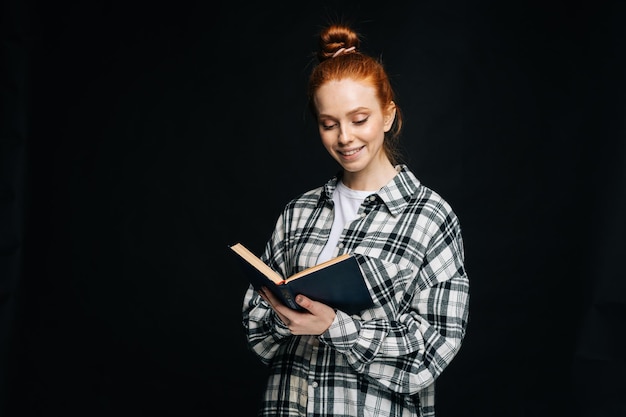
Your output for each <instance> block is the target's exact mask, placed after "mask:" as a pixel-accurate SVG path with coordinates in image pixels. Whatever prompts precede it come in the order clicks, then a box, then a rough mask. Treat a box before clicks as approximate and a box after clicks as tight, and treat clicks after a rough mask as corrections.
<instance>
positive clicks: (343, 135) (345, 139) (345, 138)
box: [337, 125, 352, 143]
mask: <svg viewBox="0 0 626 417" xmlns="http://www.w3.org/2000/svg"><path fill="white" fill-rule="evenodd" d="M337 140H338V141H339V142H340V143H349V142H351V141H352V139H351V135H350V129H349V128H348V127H346V126H345V125H341V127H340V128H339V137H338V138H337Z"/></svg>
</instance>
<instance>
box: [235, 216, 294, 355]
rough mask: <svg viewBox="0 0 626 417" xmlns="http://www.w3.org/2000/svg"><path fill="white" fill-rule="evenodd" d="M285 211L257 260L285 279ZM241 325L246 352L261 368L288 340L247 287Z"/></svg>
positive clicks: (283, 328)
mask: <svg viewBox="0 0 626 417" xmlns="http://www.w3.org/2000/svg"><path fill="white" fill-rule="evenodd" d="M285 213H287V211H286V210H285V212H284V213H283V214H282V215H281V216H280V217H279V219H278V220H277V222H276V226H275V229H274V231H273V233H272V236H271V238H270V240H269V241H268V242H267V244H266V246H265V250H264V252H263V255H262V256H261V259H263V261H264V262H269V264H270V267H272V269H274V270H276V271H277V272H279V273H280V274H281V275H283V276H285V271H284V268H285V263H284V262H282V261H280V260H281V259H284V258H285V256H284V255H283V254H284V237H283V236H284V230H285V228H284V221H285V217H286V214H285ZM242 324H243V326H244V329H245V334H246V339H247V343H248V346H249V348H250V350H251V351H252V352H253V353H254V354H255V355H256V356H257V357H258V358H259V359H260V360H261V362H262V363H264V364H269V363H270V362H271V360H272V358H274V356H275V355H276V353H277V352H278V350H279V349H280V346H281V344H282V343H283V342H286V341H287V340H288V338H289V336H291V331H290V330H289V328H288V327H287V326H285V324H284V323H283V322H282V321H281V320H280V318H279V317H278V315H277V314H276V313H275V312H274V310H272V308H271V307H270V306H269V304H268V303H267V302H265V300H263V299H262V298H261V296H260V295H259V294H258V293H257V292H256V290H255V289H254V288H253V287H252V285H250V286H249V287H248V289H247V291H246V294H245V296H244V300H243V307H242Z"/></svg>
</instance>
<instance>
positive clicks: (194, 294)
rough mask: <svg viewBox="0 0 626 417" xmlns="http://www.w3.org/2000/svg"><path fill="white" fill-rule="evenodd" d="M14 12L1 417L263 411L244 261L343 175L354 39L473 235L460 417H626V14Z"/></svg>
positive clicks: (259, 8) (573, 7)
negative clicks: (332, 127) (294, 209)
mask: <svg viewBox="0 0 626 417" xmlns="http://www.w3.org/2000/svg"><path fill="white" fill-rule="evenodd" d="M3 7H4V8H3V14H2V39H3V43H2V45H3V68H2V70H3V71H2V77H3V78H2V85H3V92H2V103H3V111H2V152H3V153H2V157H3V158H2V164H3V166H2V175H3V177H2V178H0V179H1V180H2V190H1V191H2V200H1V201H0V203H1V204H2V213H3V214H2V225H3V226H5V227H6V230H7V233H4V236H5V237H4V238H3V239H2V241H1V243H2V245H3V246H2V248H1V249H2V252H1V253H0V255H1V257H2V264H1V265H2V268H3V269H2V270H0V274H2V275H3V276H2V278H1V279H0V282H1V284H2V287H1V288H0V290H1V293H0V295H2V297H0V302H1V303H2V304H1V306H2V310H0V312H1V313H2V315H3V316H2V317H3V318H2V329H1V330H2V334H0V338H1V340H2V341H3V348H2V351H1V353H2V357H1V358H0V366H2V368H1V369H2V372H1V374H0V375H1V377H2V378H1V380H0V383H1V385H0V388H1V389H2V392H1V394H0V399H2V404H0V405H1V406H2V408H1V409H0V415H2V416H6V417H14V416H15V417H18V416H19V417H21V416H28V417H31V416H33V417H34V416H37V417H39V416H57V415H63V416H74V415H76V416H126V415H128V416H212V415H218V414H219V415H241V416H252V415H254V414H255V411H256V408H257V405H258V399H259V396H260V395H261V392H262V389H263V383H264V376H265V370H264V368H263V367H262V366H261V365H260V363H259V362H258V361H257V360H256V358H254V357H253V356H252V354H251V353H250V352H248V351H247V348H246V345H245V340H244V336H243V328H242V326H241V323H240V318H241V314H240V310H241V302H242V297H243V294H244V292H245V289H246V287H247V283H245V282H243V281H242V278H241V276H240V275H239V274H237V273H236V272H234V269H233V266H234V264H233V263H232V262H231V261H232V260H231V259H230V258H229V256H230V255H229V254H228V253H227V250H226V246H227V245H228V244H230V243H234V242H236V241H242V242H245V243H246V245H247V246H249V247H250V248H252V249H253V250H255V251H257V252H260V251H261V250H262V248H263V244H264V243H265V241H266V239H267V238H268V237H269V233H270V232H271V230H272V227H273V224H274V221H275V219H276V216H277V215H278V213H279V211H280V210H281V209H282V207H283V205H284V204H285V203H286V202H287V201H288V200H289V199H290V198H292V197H294V196H295V195H297V194H298V193H300V192H302V191H305V190H308V189H309V188H312V187H314V186H318V185H320V184H322V183H323V182H324V181H326V180H327V179H328V178H329V177H330V176H331V175H333V174H334V173H335V171H336V170H337V168H338V167H337V166H336V164H335V163H334V161H332V160H331V158H330V157H329V156H328V155H327V154H326V153H325V150H324V149H323V147H322V146H321V144H320V142H319V138H318V136H317V131H316V128H315V126H314V125H313V123H312V120H311V118H310V115H309V114H308V112H307V108H306V103H305V100H304V91H305V90H304V89H305V86H306V76H307V74H308V71H309V70H310V67H311V65H312V64H313V63H314V60H313V55H312V53H313V52H314V51H315V48H316V39H315V35H316V33H317V31H318V29H319V28H320V27H321V26H323V25H324V24H325V23H327V21H328V19H344V20H347V21H349V22H354V25H355V27H356V29H357V30H359V31H360V32H362V33H363V35H364V39H363V48H362V49H363V50H364V51H365V52H369V53H371V54H373V55H376V56H380V57H381V59H382V60H383V62H384V63H385V65H386V67H387V69H388V71H389V73H390V75H391V77H392V82H393V84H394V87H395V88H396V90H397V93H398V100H397V101H398V104H399V105H400V107H401V109H402V110H403V112H404V114H405V130H404V133H403V139H402V141H403V148H404V154H405V160H406V163H407V164H408V165H409V166H410V167H411V168H412V169H413V171H414V172H415V173H416V174H417V176H418V177H419V178H420V179H421V180H422V182H424V183H425V184H426V185H428V186H429V187H431V188H433V189H434V190H436V191H438V192H439V193H440V194H442V195H443V196H444V198H445V199H446V200H448V201H449V202H450V203H451V205H452V206H453V208H454V209H455V211H456V213H457V214H458V216H459V218H460V220H461V225H462V228H463V234H464V239H465V249H466V257H467V259H466V262H467V269H468V272H469V275H470V280H471V307H470V322H469V326H468V332H467V337H466V340H465V343H464V345H463V347H462V349H461V352H460V354H459V355H458V356H457V358H455V360H454V361H453V362H452V364H451V365H450V367H449V368H448V369H447V370H446V371H445V372H444V374H443V375H442V376H441V378H440V379H439V382H438V389H437V396H438V398H437V413H438V417H446V416H447V417H452V416H463V417H468V416H481V417H485V416H556V415H562V416H589V417H601V416H615V417H618V416H626V400H625V399H624V397H623V393H624V392H625V389H626V383H625V379H626V377H625V367H624V354H623V352H624V351H626V349H625V348H626V346H625V345H626V343H625V338H624V318H625V316H626V311H625V310H626V309H625V298H626V288H625V284H624V278H625V277H624V268H623V266H622V261H623V258H624V255H625V253H626V252H625V249H626V246H625V245H624V241H623V240H624V232H625V227H624V226H625V224H624V212H625V209H626V207H625V203H624V202H625V199H624V196H625V190H626V170H625V165H624V162H626V149H625V142H626V141H625V138H624V133H625V124H624V116H625V109H626V106H625V101H624V99H625V98H626V89H625V84H624V82H625V80H624V78H625V76H624V74H626V72H625V71H626V62H625V60H624V58H625V54H626V49H625V48H626V33H625V32H626V30H625V28H626V25H624V21H625V20H624V19H625V18H626V13H625V12H626V7H625V5H624V3H623V2H617V1H615V2H571V1H550V2H540V1H525V2H524V1H507V2H500V1H478V2H461V1H457V2H453V1H415V2H408V1H395V2H373V3H368V4H363V3H362V2H354V1H338V2H329V1H322V2H309V3H291V4H278V2H274V3H267V2H258V3H253V4H252V5H251V4H243V3H237V2H228V3H219V4H216V3H209V2H201V1H197V2H176V3H167V2H165V3H159V2H155V3H138V2H127V3H122V2H119V3H117V2H105V1H99V2H98V1H78V0H77V1H73V2H71V1H70V2H68V1H66V2H48V3H44V2H41V3H37V2H25V1H21V2H20V1H8V2H5V3H4V6H3ZM218 410H225V411H222V412H219V411H218Z"/></svg>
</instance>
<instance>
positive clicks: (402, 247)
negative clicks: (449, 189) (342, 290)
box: [243, 165, 469, 417]
mask: <svg viewBox="0 0 626 417" xmlns="http://www.w3.org/2000/svg"><path fill="white" fill-rule="evenodd" d="M398 171H399V172H398V174H397V175H396V176H395V177H394V178H393V180H391V181H390V182H389V183H388V184H387V185H386V186H385V187H383V188H381V189H380V190H379V191H378V192H377V193H374V194H372V195H371V196H369V197H368V198H366V199H365V200H364V201H363V204H362V205H361V207H360V209H359V216H358V217H357V219H356V220H354V221H352V222H349V223H348V224H347V225H346V227H345V228H344V230H343V233H342V235H341V238H340V240H339V244H338V246H337V249H336V250H335V254H334V255H335V256H337V255H339V254H341V253H345V252H352V253H354V254H356V255H357V260H358V261H359V264H360V267H361V269H362V271H363V273H364V275H365V277H366V280H367V282H368V287H369V289H370V293H371V294H372V298H373V299H374V301H375V305H374V306H373V307H372V308H370V309H367V310H364V311H362V312H360V313H359V314H358V315H352V316H349V315H347V314H346V313H344V312H342V311H337V314H336V318H335V320H334V322H333V323H332V325H331V326H330V328H329V329H328V330H327V331H326V332H325V333H323V334H321V335H319V336H294V335H291V333H290V332H289V329H288V328H287V327H285V326H284V325H283V324H282V322H281V321H280V320H279V319H278V317H277V316H276V315H275V313H274V312H273V311H272V310H271V309H270V308H269V306H268V305H267V304H266V303H265V302H264V301H263V300H262V299H261V298H260V297H259V296H258V294H256V292H255V291H254V290H253V289H252V287H250V288H249V289H248V290H247V292H246V294H245V297H244V300H243V325H244V327H245V330H246V335H247V340H248V344H249V347H250V349H251V350H252V351H253V352H254V353H255V354H256V355H257V356H258V357H259V358H260V360H261V361H262V362H263V363H265V364H267V365H268V366H269V370H270V372H269V379H268V381H267V387H266V390H265V394H264V397H263V401H262V404H261V410H260V412H259V416H271V417H276V416H305V415H306V416H334V417H340V416H405V417H408V416H422V417H426V416H433V415H434V411H435V410H434V402H435V391H434V388H435V387H434V386H435V384H434V382H435V379H436V378H437V377H438V376H439V375H440V374H441V372H442V371H443V370H444V369H445V368H446V366H447V365H448V364H449V363H450V362H451V361H452V359H453V358H454V356H455V355H456V353H457V352H458V350H459V348H460V346H461V342H462V340H463V337H464V335H465V329H466V325H467V319H468V306H469V304H468V303H469V281H468V277H467V275H466V272H465V269H464V265H463V263H464V253H463V241H462V238H461V230H460V225H459V222H458V219H457V217H456V216H455V214H454V213H453V212H452V209H451V208H450V206H449V205H448V203H446V202H445V201H444V200H443V199H442V198H441V197H440V196H439V195H438V194H436V193H435V192H434V191H432V190H430V189H428V188H427V187H425V186H424V185H422V184H421V183H420V182H419V180H418V179H417V178H416V177H415V176H414V174H413V173H412V172H411V171H409V169H408V168H407V167H406V166H404V165H401V166H399V167H398ZM338 180H339V178H338V177H335V178H333V179H331V180H330V181H328V182H327V183H326V184H325V185H324V186H323V187H319V188H316V189H314V190H311V191H309V192H306V193H304V194H302V195H301V196H299V197H298V198H296V199H294V200H292V201H291V202H289V203H288V204H287V206H286V207H285V209H284V211H283V212H282V214H281V216H280V217H279V219H278V221H277V223H276V228H275V230H274V232H273V234H272V236H271V238H270V240H269V242H268V243H267V245H266V247H265V251H264V253H263V255H262V256H261V257H262V258H263V259H264V260H265V261H266V262H267V263H268V264H269V265H270V266H271V267H272V268H273V269H275V270H276V271H278V272H280V273H281V274H282V275H283V276H289V275H292V274H294V273H296V272H298V271H300V270H302V269H304V268H306V267H310V266H312V265H315V264H316V261H317V258H318V256H319V254H320V252H321V250H322V248H323V247H324V245H325V243H326V241H327V239H328V236H329V233H330V229H331V225H332V222H333V201H332V194H333V192H334V190H335V187H336V185H337V181H338ZM338 279H341V278H340V277H338Z"/></svg>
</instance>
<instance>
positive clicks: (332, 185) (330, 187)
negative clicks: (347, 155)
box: [320, 164, 421, 216]
mask: <svg viewBox="0 0 626 417" xmlns="http://www.w3.org/2000/svg"><path fill="white" fill-rule="evenodd" d="M396 169H397V170H398V174H397V175H396V176H394V177H393V179H392V180H391V181H389V183H387V185H385V186H384V187H383V188H381V189H380V190H378V192H377V193H376V195H378V197H379V198H380V200H381V201H382V202H383V203H384V204H385V205H386V206H387V209H388V210H389V212H390V213H391V215H393V216H397V215H398V214H400V213H401V212H402V211H403V210H404V208H405V207H406V205H407V204H408V203H409V201H410V200H411V198H412V197H413V195H414V194H415V192H416V191H417V189H418V188H419V187H420V185H421V184H420V181H419V180H418V179H417V177H415V175H414V174H413V173H412V172H411V171H410V170H409V168H408V167H407V166H406V165H404V164H401V165H398V166H397V167H396ZM340 178H341V172H339V173H337V175H335V176H334V177H333V178H331V179H330V180H328V181H327V182H326V184H324V187H323V190H322V194H321V195H320V203H323V202H326V201H327V200H332V198H333V192H334V191H335V189H336V188H337V182H338V181H339V179H340Z"/></svg>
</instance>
